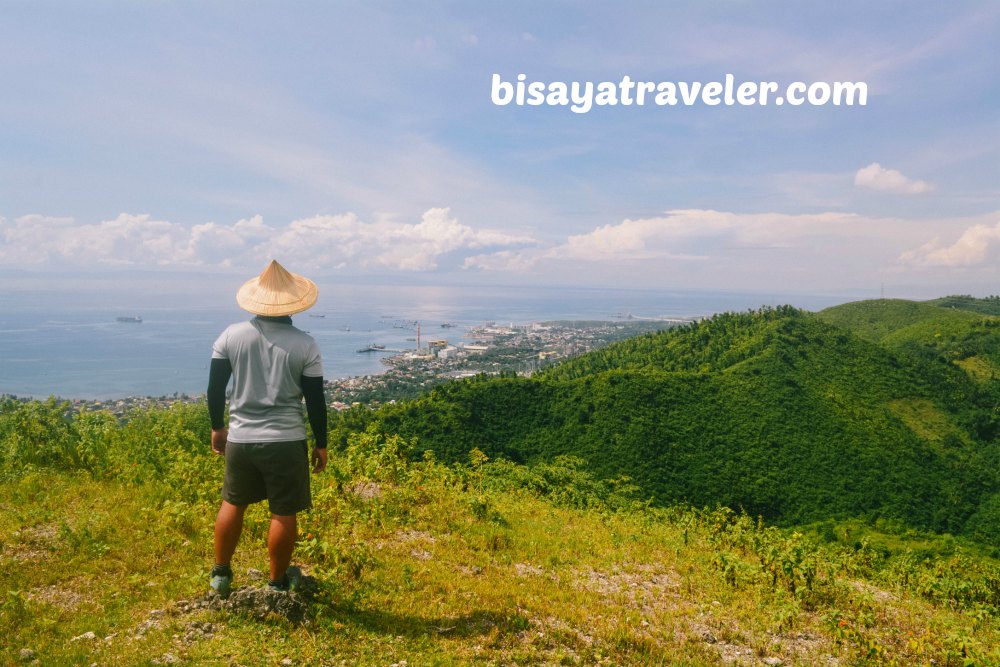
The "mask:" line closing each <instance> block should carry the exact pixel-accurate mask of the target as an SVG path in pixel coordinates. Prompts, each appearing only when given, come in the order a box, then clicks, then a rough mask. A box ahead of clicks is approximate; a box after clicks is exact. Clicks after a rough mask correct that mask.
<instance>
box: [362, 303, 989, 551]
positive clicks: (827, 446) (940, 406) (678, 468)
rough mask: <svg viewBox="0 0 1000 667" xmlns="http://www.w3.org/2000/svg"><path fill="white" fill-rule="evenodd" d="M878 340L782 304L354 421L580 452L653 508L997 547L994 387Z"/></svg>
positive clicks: (494, 444) (538, 451)
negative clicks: (973, 535)
mask: <svg viewBox="0 0 1000 667" xmlns="http://www.w3.org/2000/svg"><path fill="white" fill-rule="evenodd" d="M928 308H932V307H930V306H928ZM826 319H829V314H828V315H827V318H826ZM876 324H877V323H876ZM880 327H881V325H878V326H874V325H873V326H871V327H869V329H870V330H872V331H882V328H880ZM891 329H892V326H887V327H884V334H883V335H886V336H888V335H891V332H890V330H891ZM875 338H876V337H875V336H874V335H871V334H870V333H869V334H867V335H865V336H862V335H858V334H855V333H853V332H852V331H851V330H848V329H845V328H843V327H842V326H838V325H834V324H831V323H830V322H827V321H824V318H820V317H816V316H814V315H812V314H809V313H806V312H802V311H798V310H795V309H793V308H789V307H781V308H777V309H765V310H762V311H760V312H754V313H742V314H725V315H719V316H716V317H713V318H711V319H710V320H706V321H702V322H698V323H696V324H693V325H690V326H687V327H682V328H678V329H673V330H669V331H665V332H659V333H654V334H649V335H645V336H640V337H637V338H634V339H630V340H627V341H624V342H622V343H618V344H615V345H611V346H609V347H607V348H603V349H601V350H598V351H595V352H592V353H590V354H587V355H583V356H581V357H578V358H576V359H572V360H569V361H567V362H565V363H563V364H561V365H559V366H557V367H555V368H553V369H552V370H550V371H547V372H546V373H544V374H542V375H540V376H536V377H534V378H530V379H528V378H515V377H503V378H479V379H476V380H472V381H466V382H459V383H452V384H449V385H446V386H444V387H441V388H439V389H436V390H434V391H432V392H431V393H430V394H428V395H426V396H425V397H423V398H421V399H418V400H416V401H412V402H409V403H405V404H402V405H397V406H390V407H387V408H383V409H382V410H380V411H377V412H376V413H374V414H372V415H368V416H367V417H364V418H363V419H361V422H362V423H363V424H365V425H367V424H368V423H372V424H374V426H375V427H376V428H377V429H379V430H382V431H385V432H387V433H400V434H403V435H404V436H405V437H408V438H409V437H412V438H416V439H417V440H418V442H419V448H420V449H430V450H433V451H434V452H435V454H436V455H437V456H438V457H439V458H442V459H444V460H464V458H465V457H466V456H467V452H468V451H469V450H471V449H472V448H473V447H478V448H480V449H482V450H483V451H485V452H486V453H487V454H489V455H490V456H498V455H499V456H503V457H507V458H510V459H512V460H514V461H519V462H529V463H530V462H536V461H545V460H551V459H552V458H553V457H556V456H559V455H573V456H579V457H581V458H583V459H584V460H586V461H588V462H589V465H590V468H591V470H593V471H594V473H595V474H596V475H598V476H600V477H604V478H615V477H618V476H628V477H630V478H632V479H633V480H634V481H635V482H636V483H637V484H638V485H639V487H640V489H642V491H643V492H644V493H646V494H648V495H649V496H651V497H652V498H653V500H654V501H655V502H656V503H658V504H670V503H673V502H677V501H683V502H689V503H693V504H695V505H699V506H701V505H715V504H723V505H727V506H729V507H733V508H743V509H745V510H746V511H747V512H749V513H750V514H752V515H761V516H763V517H764V518H765V519H767V520H769V521H774V522H778V523H782V524H798V523H805V522H810V521H817V520H820V519H824V518H830V517H849V516H858V515H867V516H882V517H890V518H895V519H900V520H903V521H905V522H907V523H909V524H911V525H916V526H921V527H926V528H931V529H933V530H939V531H945V530H946V531H952V532H959V531H963V530H972V527H973V526H974V527H975V530H976V531H979V532H980V533H982V534H984V535H990V536H992V537H995V536H996V532H997V529H996V528H991V526H992V523H991V522H990V521H986V520H984V519H983V517H982V516H981V515H977V514H976V513H977V511H979V510H980V507H981V505H982V504H983V503H984V502H985V501H986V500H987V499H989V498H990V497H991V496H992V494H993V493H994V492H995V491H996V490H997V488H998V479H997V470H998V466H997V465H996V463H997V458H998V457H997V454H996V449H997V448H996V447H995V445H994V444H993V436H994V434H995V431H996V428H995V423H994V422H995V419H994V417H993V414H992V412H991V410H990V408H991V407H992V403H991V402H990V401H991V398H990V395H989V393H988V392H986V391H985V390H984V389H983V388H982V387H981V386H980V385H978V384H977V383H975V382H973V381H972V380H970V378H969V377H968V376H967V375H966V373H965V372H963V371H962V370H961V369H960V368H959V367H957V366H956V365H954V364H952V363H949V362H947V361H946V360H943V359H941V358H939V356H935V355H927V354H924V355H913V354H904V353H900V352H898V351H896V350H894V349H892V348H891V347H887V346H884V345H881V344H879V343H878V342H877V341H876V339H875ZM351 419H359V416H358V415H357V414H356V413H355V414H354V415H353V416H348V417H346V418H345V420H347V421H345V422H344V423H345V424H346V423H348V421H349V420H351ZM359 425H360V424H355V427H357V426H359ZM991 531H992V532H991Z"/></svg>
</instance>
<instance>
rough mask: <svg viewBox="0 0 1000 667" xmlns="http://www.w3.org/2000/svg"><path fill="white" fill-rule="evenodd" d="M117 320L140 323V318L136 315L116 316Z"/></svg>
mask: <svg viewBox="0 0 1000 667" xmlns="http://www.w3.org/2000/svg"><path fill="white" fill-rule="evenodd" d="M118 321H119V322H132V323H135V324H142V318H141V317H139V316H138V315H128V316H123V317H119V318H118Z"/></svg>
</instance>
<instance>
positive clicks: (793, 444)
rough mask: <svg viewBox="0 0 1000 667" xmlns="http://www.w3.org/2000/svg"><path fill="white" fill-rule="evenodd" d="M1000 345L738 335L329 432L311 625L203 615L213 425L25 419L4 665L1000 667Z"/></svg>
mask: <svg viewBox="0 0 1000 667" xmlns="http://www.w3.org/2000/svg"><path fill="white" fill-rule="evenodd" d="M973 305H976V304H973ZM997 322H998V320H997V319H996V318H993V317H989V316H986V315H984V314H982V313H979V312H968V311H963V310H961V309H958V308H952V307H948V308H944V307H940V306H935V305H933V304H927V303H924V304H914V303H912V302H901V301H886V300H880V301H869V302H859V303H855V304H846V305H844V306H839V307H837V308H833V309H829V310H826V311H823V312H821V313H817V314H813V313H806V312H803V311H798V310H796V309H793V308H787V307H782V308H775V309H764V310H762V311H759V312H752V313H738V314H726V315H720V316H717V317H714V318H712V319H710V320H706V321H704V322H699V323H697V324H693V325H691V326H688V327H683V328H679V329H674V330H670V331H666V332H661V333H653V334H648V335H645V336H641V337H637V338H634V339H630V340H627V341H624V342H622V343H619V344H616V345H613V346H610V347H607V348H604V349H602V350H599V351H596V352H593V353H591V354H588V355H584V356H581V357H579V358H577V359H574V360H571V361H569V362H566V363H564V364H561V365H559V366H557V367H554V368H552V369H550V370H549V371H547V372H545V373H543V374H540V375H537V376H535V377H533V378H521V377H498V378H477V379H474V380H471V381H464V382H454V383H448V384H446V385H443V386H441V387H439V388H437V389H435V390H433V391H432V392H430V393H429V394H427V395H425V396H423V397H421V398H419V399H417V400H415V401H411V402H408V403H404V404H401V405H397V406H386V407H383V408H382V409H380V410H378V411H375V412H370V411H367V410H353V411H349V412H347V413H344V414H343V415H331V419H332V422H333V423H332V425H333V426H334V432H335V435H336V436H337V438H335V440H339V441H340V444H341V447H339V448H337V451H332V452H331V462H330V466H329V469H328V471H327V472H325V473H323V474H322V475H319V476H315V477H314V478H313V494H314V500H315V507H314V510H313V511H312V512H311V513H309V514H308V515H306V516H305V517H304V519H303V523H302V526H301V535H300V541H299V545H298V550H297V558H298V559H299V560H300V561H301V562H302V564H303V565H304V568H305V570H306V572H307V573H309V574H311V575H312V576H313V577H315V579H316V582H317V584H318V587H319V588H318V593H317V594H316V596H315V597H314V598H312V599H311V600H309V601H308V608H309V618H308V622H307V623H305V624H293V623H291V622H290V621H288V620H287V619H285V618H283V617H282V616H280V615H279V614H271V615H269V616H266V617H262V618H255V617H250V616H244V615H240V614H239V613H235V612H231V611H224V610H219V609H217V608H214V607H212V606H202V605H201V596H202V595H203V594H204V592H205V589H206V585H207V570H208V567H209V566H210V562H211V539H212V538H211V532H212V522H213V519H214V512H215V509H216V507H217V502H218V500H217V498H218V489H219V486H220V484H221V476H222V464H221V460H220V459H219V458H217V457H215V456H213V455H212V454H210V452H209V447H208V441H209V425H208V418H207V413H206V410H205V409H204V408H202V407H200V406H192V405H181V404H178V405H175V406H174V407H173V408H171V409H147V410H139V411H135V412H133V413H131V414H130V415H129V416H128V418H127V419H126V420H125V421H124V422H119V420H117V419H116V418H115V417H114V416H113V415H110V414H107V413H100V412H90V413H83V414H78V415H72V416H68V415H67V410H66V406H64V405H62V404H60V403H58V402H57V401H54V400H50V401H48V402H37V401H35V402H23V403H22V402H16V401H11V400H7V401H0V582H2V584H0V585H2V589H3V590H2V591H0V593H2V595H3V597H2V599H0V631H2V632H3V634H4V641H3V642H0V664H32V663H33V661H37V663H35V664H40V665H79V664H84V665H89V664H94V663H96V664H98V665H150V664H198V665H202V664H207V665H284V664H294V665H298V664H301V665H306V664H308V665H314V664H318V665H354V664H362V665H391V664H396V665H402V664H404V661H405V664H407V665H427V664H431V665H438V664H440V665H473V664H475V665H479V664H496V665H508V664H524V665H534V664H566V665H578V664H579V665H595V664H609V665H619V664H643V665H645V664H671V665H672V664H684V665H716V664H737V665H759V664H784V665H792V664H796V665H913V664H920V665H932V664H934V665H1000V649H998V648H997V647H1000V563H998V561H997V560H996V557H997V556H998V555H1000V551H998V547H1000V495H998V493H997V491H998V488H1000V485H998V471H1000V465H998V461H1000V456H998V453H997V444H998V443H997V437H998V425H997V410H996V407H997V406H998V405H1000V389H998V385H997V381H996V378H995V375H994V373H993V369H994V368H997V367H998V365H1000V358H998V356H997V355H998V354H1000V345H998V344H997V343H1000V339H997V335H998V333H1000V329H998V328H997ZM266 521H267V517H266V514H265V512H264V510H263V508H260V507H256V508H254V509H253V510H251V511H250V512H249V513H248V517H247V523H246V532H245V537H244V544H243V547H242V548H241V550H240V551H239V552H238V554H237V560H236V562H235V563H234V569H235V571H236V575H237V582H236V583H237V585H242V584H250V585H260V583H262V582H261V580H260V579H259V575H257V574H255V571H254V570H255V568H258V569H259V568H263V567H265V565H266V551H265V548H264V543H263V540H264V534H265V531H266Z"/></svg>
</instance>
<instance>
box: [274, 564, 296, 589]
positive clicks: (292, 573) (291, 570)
mask: <svg viewBox="0 0 1000 667" xmlns="http://www.w3.org/2000/svg"><path fill="white" fill-rule="evenodd" d="M300 581H302V570H301V569H299V568H298V567H297V566H295V565H290V566H289V567H288V569H287V570H285V576H284V577H282V580H281V581H280V582H274V581H269V582H267V587H268V588H270V589H271V590H272V591H279V592H281V593H290V592H291V591H294V590H296V589H298V587H299V582H300Z"/></svg>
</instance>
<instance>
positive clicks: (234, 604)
mask: <svg viewBox="0 0 1000 667" xmlns="http://www.w3.org/2000/svg"><path fill="white" fill-rule="evenodd" d="M316 590H317V586H316V580H315V579H314V578H312V577H309V576H303V577H302V579H301V581H300V582H299V588H298V589H297V590H296V591H294V592H289V593H286V592H283V591H275V590H272V589H270V588H267V587H265V588H250V587H244V588H240V589H239V590H237V591H234V592H233V593H231V594H230V596H229V597H228V598H227V599H226V601H225V602H224V603H223V609H225V610H226V611H229V612H233V613H237V614H243V615H246V616H250V617H251V618H254V619H257V620H264V618H266V617H267V616H268V615H269V614H278V615H279V616H284V617H285V618H287V619H288V620H289V621H291V622H292V623H302V622H303V621H305V620H306V619H307V617H308V615H309V602H310V601H311V600H312V598H313V596H315V594H316Z"/></svg>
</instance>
